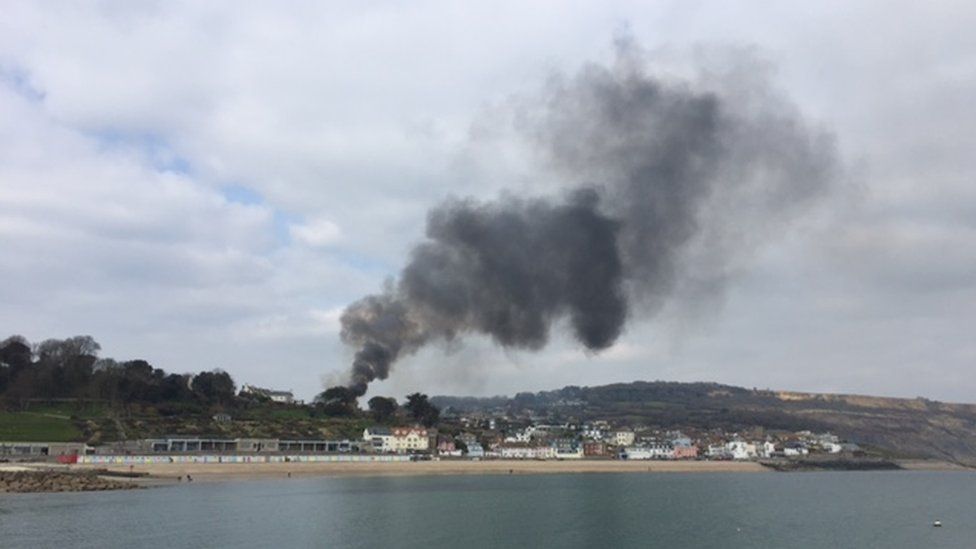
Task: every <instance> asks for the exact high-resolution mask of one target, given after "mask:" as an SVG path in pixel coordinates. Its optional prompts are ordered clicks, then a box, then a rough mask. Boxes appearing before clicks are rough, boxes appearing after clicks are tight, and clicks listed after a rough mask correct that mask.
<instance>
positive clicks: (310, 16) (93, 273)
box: [0, 0, 976, 402]
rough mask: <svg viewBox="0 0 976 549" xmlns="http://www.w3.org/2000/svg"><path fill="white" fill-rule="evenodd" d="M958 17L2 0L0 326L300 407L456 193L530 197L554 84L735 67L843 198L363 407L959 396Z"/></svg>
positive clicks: (966, 115)
mask: <svg viewBox="0 0 976 549" xmlns="http://www.w3.org/2000/svg"><path fill="white" fill-rule="evenodd" d="M974 27H976V8H974V7H973V6H972V5H971V3H968V2H953V1H950V0H947V1H944V2H938V3H919V2H898V1H896V2H891V1H884V2H881V1H863V2H857V3H854V4H852V3H850V2H840V1H825V2H815V3H809V2H804V3H801V2H760V1H756V2H705V1H678V2H614V1H600V2H541V1H540V2H532V3H525V2H498V3H495V2H492V3H470V2H465V3H457V2H410V3H404V2H400V3H393V2H389V3H388V2H329V3H322V2H265V3H261V2H253V3H241V2H216V1H215V2H206V3H201V2H152V1H145V2H129V1H102V2H88V3H77V2H28V1H24V2H19V1H16V0H10V1H7V2H4V3H3V6H0V257H2V258H3V261H2V267H0V337H5V336H6V335H8V334H21V335H24V336H26V337H27V338H28V339H30V340H32V341H40V340H42V339H45V338H49V337H58V338H63V337H69V336H72V335H79V334H89V335H92V336H94V337H95V339H96V340H97V341H98V342H99V343H101V345H102V355H103V356H110V357H114V358H116V359H132V358H144V359H146V360H149V361H150V362H151V363H152V364H153V365H155V366H156V367H160V368H164V369H166V370H167V371H176V372H196V371H200V370H209V369H212V368H221V369H224V370H226V371H228V372H230V373H231V374H232V375H233V377H234V378H235V380H236V381H237V382H238V383H239V384H240V383H245V382H246V383H252V384H255V385H260V386H268V387H273V388H277V389H291V390H293V391H295V393H296V394H297V395H298V396H300V397H303V398H311V397H312V396H313V395H314V394H316V393H318V392H319V391H321V390H322V389H323V387H324V386H325V385H327V384H331V383H334V382H336V381H338V380H341V379H342V375H343V373H344V372H345V371H346V370H347V369H348V366H349V363H350V359H351V357H352V353H353V350H352V349H349V348H347V347H345V346H343V345H342V343H341V342H340V340H339V335H338V331H339V318H340V315H341V313H342V311H343V309H344V307H345V306H346V305H348V304H349V303H351V302H353V301H355V300H357V299H358V298H360V297H362V296H363V295H366V294H370V293H374V292H376V291H378V290H379V289H381V288H382V287H383V284H384V283H385V281H387V280H389V279H390V278H391V277H394V276H396V274H397V273H398V271H399V269H400V268H401V267H402V265H403V264H404V262H405V261H406V258H407V256H408V253H409V251H410V249H411V246H412V245H414V244H415V243H416V242H418V241H419V240H421V239H422V238H423V235H424V225H425V220H426V214H427V211H428V210H429V209H431V208H432V207H435V206H436V205H438V204H439V203H441V202H442V201H443V200H445V199H446V198H448V197H473V198H477V199H482V200H484V199H491V198H493V197H496V196H498V195H499V193H500V192H503V191H507V192H510V193H514V194H516V195H519V196H533V195H534V194H536V193H540V192H544V189H543V187H544V185H541V184H536V182H537V181H546V180H547V179H546V176H544V175H542V174H541V172H542V171H544V169H545V168H544V167H543V166H539V165H538V162H534V161H533V158H532V155H531V154H530V153H529V152H528V151H527V149H526V147H525V144H524V142H522V141H520V140H519V139H517V138H515V137H512V135H511V132H509V131H508V130H507V129H506V127H505V120H507V118H506V117H507V116H508V115H509V114H510V111H511V110H512V109H513V107H512V105H514V104H519V98H524V97H531V96H532V95H533V94H537V93H538V92H539V90H540V89H542V88H543V87H544V86H545V84H546V82H547V81H550V80H551V79H552V78H553V77H554V75H567V74H568V75H572V74H574V73H576V72H577V71H578V70H579V69H580V67H582V66H584V65H585V64H586V63H591V62H595V63H608V62H610V61H611V60H612V58H613V55H614V39H615V37H619V36H621V35H626V36H629V37H630V38H632V39H633V40H634V41H636V42H637V43H639V44H640V45H641V47H642V48H643V49H644V51H645V52H646V53H647V62H648V70H649V71H651V72H655V73H658V72H659V73H661V74H666V75H681V74H684V73H685V72H687V71H689V70H693V69H694V67H696V66H698V65H699V64H700V60H701V59H703V58H707V59H712V58H715V57H716V56H718V57H721V56H722V55H726V54H728V52H734V54H735V55H736V56H738V57H743V56H744V57H746V58H748V59H750V60H751V61H752V62H753V64H754V66H756V67H758V68H757V69H756V70H761V71H762V72H763V73H764V75H763V77H764V78H767V79H768V80H769V82H770V83H771V86H772V87H773V88H774V89H775V91H776V93H777V94H778V96H780V97H783V98H785V99H786V100H787V101H789V102H790V103H792V105H793V106H795V108H796V109H797V110H798V112H800V113H802V116H803V119H804V120H805V121H806V122H807V123H808V124H810V125H812V126H814V127H816V128H819V129H821V130H822V131H824V132H826V133H829V134H830V135H831V136H832V137H833V139H834V140H835V143H836V150H837V155H838V158H839V162H840V163H841V164H842V166H843V170H842V172H843V173H842V174H841V175H839V176H838V184H837V185H836V190H835V191H834V192H833V193H832V195H831V196H829V197H827V198H826V199H825V200H824V201H823V203H822V204H821V205H820V206H819V207H818V208H815V209H814V210H812V211H810V212H807V213H806V214H804V215H803V216H802V218H800V219H797V220H795V222H793V223H791V224H790V225H789V227H788V228H786V229H783V230H777V231H776V232H777V234H775V235H769V238H764V240H763V243H762V245H761V246H758V247H757V248H756V249H755V250H753V251H751V252H750V254H749V257H748V261H744V262H742V263H741V264H737V265H736V269H735V272H734V273H732V276H730V280H729V281H728V283H727V285H726V286H725V288H724V290H723V291H722V293H721V295H720V296H718V297H716V298H715V299H713V300H710V301H709V302H708V305H707V307H705V308H704V309H705V310H702V307H698V308H693V309H694V310H689V307H687V306H686V305H687V303H685V302H683V301H682V300H680V299H676V300H673V301H672V302H669V303H667V304H665V306H664V307H663V308H662V309H661V310H660V311H659V312H658V313H657V314H656V315H653V316H646V317H641V318H635V319H633V321H632V322H631V323H630V324H629V325H628V327H627V328H626V331H625V333H624V334H623V336H622V337H621V338H620V339H619V340H618V341H617V342H616V344H615V345H614V346H613V347H612V348H610V349H607V350H605V351H602V352H600V353H592V352H585V351H583V350H581V348H580V346H579V345H578V344H576V343H574V342H573V341H572V338H570V337H567V336H564V335H557V336H556V337H555V338H554V340H553V341H552V342H551V344H550V345H549V346H548V347H547V348H545V349H544V350H541V351H539V352H527V351H513V350H510V349H503V348H500V347H499V346H497V345H496V344H494V343H492V342H491V341H490V340H487V339H485V338H483V337H477V336H475V337H469V338H465V339H464V340H463V341H455V342H452V343H451V344H449V345H433V346H429V347H427V348H425V349H423V350H421V351H420V352H419V353H417V354H416V355H413V356H410V357H407V358H406V359H404V360H402V361H401V362H400V363H399V364H397V365H396V367H395V369H394V371H393V373H392V374H391V376H390V378H389V379H387V380H385V381H382V382H377V383H375V384H374V385H373V386H372V387H371V394H384V395H393V396H397V397H402V396H403V395H405V394H407V393H408V392H413V391H416V390H420V391H423V392H426V393H428V394H470V395H495V394H512V393H514V392H517V391H524V390H533V391H535V390H545V389H554V388H559V387H562V386H564V385H594V384H602V383H610V382H621V381H632V380H638V379H643V380H655V379H661V380H673V381H717V382H722V383H729V384H734V385H741V386H746V387H758V388H772V389H784V390H801V391H820V392H844V393H867V394H878V395H891V396H903V397H915V396H923V397H927V398H932V399H939V400H949V401H966V402H973V401H974V396H973V395H974V393H976V376H974V375H972V373H971V368H972V366H973V365H974V362H976V338H974V337H973V336H972V326H974V325H976V306H974V305H976V181H974V174H976V155H974V154H973V151H974V150H976V130H974V129H973V128H976V101H973V98H974V97H976V33H973V32H972V29H973V28H974Z"/></svg>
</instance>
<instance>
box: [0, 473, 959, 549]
mask: <svg viewBox="0 0 976 549" xmlns="http://www.w3.org/2000/svg"><path fill="white" fill-rule="evenodd" d="M936 520H938V521H941V523H942V526H941V527H938V528H937V527H934V526H933V523H934V521H936ZM0 547H2V548H4V549H7V548H20V547H25V548H27V547H30V548H38V547H41V548H45V547H52V548H54V547H56V548H69V547H71V548H80V547H86V548H87V547H92V548H96V547H97V548H114V547H126V548H129V547H154V548H163V547H165V548H169V547H187V548H190V547H192V548H202V547H234V548H244V547H262V548H263V547H272V548H287V547H363V548H374V547H391V548H400V547H403V548H412V547H417V548H437V547H452V548H480V547H532V548H540V547H614V548H616V547H642V548H647V547H668V548H681V547H716V548H717V547H722V548H729V547H749V548H762V547H770V548H792V547H810V548H838V547H858V548H864V547H877V548H885V549H893V548H913V549H914V548H939V547H959V548H962V547H966V548H972V547H976V473H968V472H923V471H892V472H829V473H773V472H770V473H691V474H680V473H650V474H633V473H628V474H567V475H563V474H559V475H555V474H553V475H494V476H429V477H359V478H351V477H345V478H328V477H316V478H311V477H299V476H295V477H293V478H281V479H261V480H247V481H233V482H200V481H197V482H194V483H191V484H186V483H183V484H178V485H171V486H165V487H158V488H151V489H145V490H130V491H119V492H92V493H64V494H0Z"/></svg>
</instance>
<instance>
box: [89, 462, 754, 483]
mask: <svg viewBox="0 0 976 549" xmlns="http://www.w3.org/2000/svg"><path fill="white" fill-rule="evenodd" d="M71 468H72V470H76V471H82V470H86V469H103V470H108V471H111V472H117V473H128V472H130V471H131V472H133V473H136V474H140V473H144V474H147V476H145V477H142V478H143V479H145V480H146V481H160V480H166V479H170V480H172V481H173V482H176V479H177V477H185V476H186V475H188V474H189V475H191V476H192V477H193V480H194V481H197V480H199V481H225V480H227V481H229V480H252V479H254V480H257V479H269V478H288V475H289V474H291V475H292V476H293V477H407V476H442V475H539V474H587V473H758V472H763V471H768V469H766V468H765V467H763V466H762V465H760V464H759V463H757V462H732V461H620V460H584V461H532V460H490V461H462V460H457V461H454V460H444V461H416V462H368V463H343V462H338V463H330V462H325V463H296V462H290V463H288V462H279V463H220V464H217V463H171V464H165V463H163V464H145V465H134V466H132V468H131V469H130V467H129V466H128V465H108V466H106V465H72V466H71ZM136 482H141V480H139V479H137V480H136Z"/></svg>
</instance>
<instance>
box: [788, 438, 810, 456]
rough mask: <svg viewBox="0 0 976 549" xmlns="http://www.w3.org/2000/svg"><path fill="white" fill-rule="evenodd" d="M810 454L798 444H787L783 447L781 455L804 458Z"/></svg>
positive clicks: (804, 447)
mask: <svg viewBox="0 0 976 549" xmlns="http://www.w3.org/2000/svg"><path fill="white" fill-rule="evenodd" d="M809 453H810V450H808V449H807V447H806V446H804V445H803V444H800V443H798V442H788V443H786V445H785V446H784V447H783V455H784V456H786V457H796V456H805V455H807V454H809Z"/></svg>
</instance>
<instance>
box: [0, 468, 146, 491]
mask: <svg viewBox="0 0 976 549" xmlns="http://www.w3.org/2000/svg"><path fill="white" fill-rule="evenodd" d="M138 487H139V486H137V485H135V484H132V483H130V482H120V481H117V480H109V479H105V478H102V477H100V476H98V472H97V471H82V472H62V471H0V492H92V491H101V490H129V489H133V488H138Z"/></svg>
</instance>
